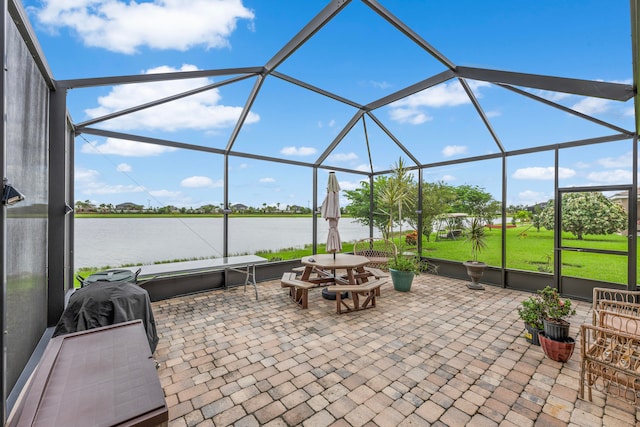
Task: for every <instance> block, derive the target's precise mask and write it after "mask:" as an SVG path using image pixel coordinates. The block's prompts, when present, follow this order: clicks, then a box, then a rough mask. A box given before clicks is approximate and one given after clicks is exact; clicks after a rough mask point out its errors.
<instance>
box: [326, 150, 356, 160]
mask: <svg viewBox="0 0 640 427" xmlns="http://www.w3.org/2000/svg"><path fill="white" fill-rule="evenodd" d="M329 158H330V159H331V160H333V161H336V162H348V161H350V160H358V155H357V154H356V153H354V152H351V153H335V154H332V155H330V156H329Z"/></svg>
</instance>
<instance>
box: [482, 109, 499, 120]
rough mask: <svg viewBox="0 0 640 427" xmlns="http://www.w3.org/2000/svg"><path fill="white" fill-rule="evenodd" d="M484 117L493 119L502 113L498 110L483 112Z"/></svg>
mask: <svg viewBox="0 0 640 427" xmlns="http://www.w3.org/2000/svg"><path fill="white" fill-rule="evenodd" d="M485 115H486V116H487V117H488V118H490V119H491V118H493V117H500V116H501V115H502V113H501V112H500V111H498V110H489V111H485Z"/></svg>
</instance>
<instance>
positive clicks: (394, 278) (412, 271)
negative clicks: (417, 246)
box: [387, 253, 422, 292]
mask: <svg viewBox="0 0 640 427" xmlns="http://www.w3.org/2000/svg"><path fill="white" fill-rule="evenodd" d="M387 267H388V268H389V273H390V274H391V282H392V283H393V288H394V289H395V290H396V291H400V292H409V291H410V290H411V284H412V283H413V277H414V276H416V275H418V274H420V272H421V271H422V263H421V262H420V258H419V257H418V256H414V255H403V254H402V253H399V254H396V255H395V256H394V257H393V258H391V259H390V260H389V263H388V264H387Z"/></svg>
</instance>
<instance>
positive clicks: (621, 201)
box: [609, 191, 640, 213]
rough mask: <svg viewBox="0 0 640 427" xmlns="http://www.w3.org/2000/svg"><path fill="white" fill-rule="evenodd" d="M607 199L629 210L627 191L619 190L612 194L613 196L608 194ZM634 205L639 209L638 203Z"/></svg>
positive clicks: (626, 210)
mask: <svg viewBox="0 0 640 427" xmlns="http://www.w3.org/2000/svg"><path fill="white" fill-rule="evenodd" d="M609 200H611V201H612V202H613V203H616V204H618V205H620V206H622V208H623V209H624V211H625V212H627V213H628V212H629V193H628V192H627V191H621V192H619V193H616V194H614V195H613V196H609ZM636 206H637V208H638V209H640V203H638V204H637V205H636ZM638 212H640V211H638Z"/></svg>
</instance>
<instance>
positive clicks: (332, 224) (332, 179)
mask: <svg viewBox="0 0 640 427" xmlns="http://www.w3.org/2000/svg"><path fill="white" fill-rule="evenodd" d="M320 214H321V215H322V218H324V219H325V220H327V221H329V233H328V235H327V247H326V251H327V252H328V253H331V252H333V256H334V258H335V256H336V252H340V251H341V250H342V242H341V241H340V233H339V232H338V220H339V219H340V185H338V179H337V178H336V174H335V172H329V183H328V184H327V197H325V199H324V202H322V206H321V208H320Z"/></svg>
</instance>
